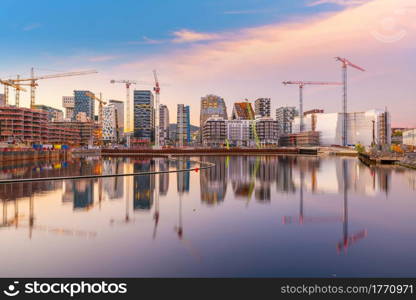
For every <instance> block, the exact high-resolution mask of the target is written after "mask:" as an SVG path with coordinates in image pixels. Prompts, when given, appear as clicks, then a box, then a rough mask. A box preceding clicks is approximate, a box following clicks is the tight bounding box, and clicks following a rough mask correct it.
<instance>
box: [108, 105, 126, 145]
mask: <svg viewBox="0 0 416 300" xmlns="http://www.w3.org/2000/svg"><path fill="white" fill-rule="evenodd" d="M108 103H109V104H112V105H114V106H115V108H116V111H117V125H118V136H119V137H120V138H121V137H122V136H123V133H124V102H123V101H120V100H113V99H110V100H109V101H108Z"/></svg>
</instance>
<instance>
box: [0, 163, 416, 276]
mask: <svg viewBox="0 0 416 300" xmlns="http://www.w3.org/2000/svg"><path fill="white" fill-rule="evenodd" d="M200 159H202V160H206V161H211V162H213V163H215V164H216V166H215V167H214V168H212V169H209V170H200V171H199V172H185V173H170V174H163V175H152V176H150V175H147V176H137V177H134V178H133V177H117V178H104V179H87V180H75V181H49V182H35V183H24V184H13V185H11V184H7V185H0V199H1V200H2V201H1V203H2V204H1V206H2V207H1V211H2V217H0V219H1V220H2V222H1V227H0V239H1V241H2V247H1V248H0V257H1V259H0V261H1V268H0V276H1V277H25V276H28V277H37V276H46V277H52V276H58V277H66V276H80V277H84V276H91V277H118V276H120V277H142V276H145V277H148V276H152V277H153V276H157V277H160V276H180V277H184V276H185V277H189V276H198V277H201V276H202V277H207V276H221V277H223V276H261V277H264V276H278V277H304V276H313V277H315V276H317V277H333V276H337V277H343V276H412V277H414V276H415V275H416V260H415V253H416V239H415V238H414V229H415V227H416V198H415V190H416V172H415V171H412V170H409V169H404V168H400V167H377V168H369V167H367V166H365V165H363V164H362V163H360V162H359V161H358V160H357V159H355V158H337V157H326V158H318V157H296V156H265V157H260V156H258V157H255V156H253V157H248V156H246V157H235V156H234V157H229V158H226V157H205V158H200ZM156 165H160V168H161V169H163V170H167V169H172V170H174V169H177V168H188V167H191V166H194V165H195V164H194V163H191V162H189V161H182V162H172V161H167V160H164V159H159V160H157V161H154V160H149V159H127V158H113V159H108V160H104V161H102V160H99V159H95V158H88V159H82V160H74V161H71V162H65V163H55V164H42V163H39V164H36V165H30V164H29V165H24V164H22V165H21V166H19V167H16V168H5V167H3V168H2V169H0V177H2V178H3V179H5V178H24V177H42V176H68V175H79V174H101V173H103V174H110V173H126V172H133V171H134V172H141V171H148V170H154V169H155V168H157V167H156ZM156 191H158V193H157V192H156Z"/></svg>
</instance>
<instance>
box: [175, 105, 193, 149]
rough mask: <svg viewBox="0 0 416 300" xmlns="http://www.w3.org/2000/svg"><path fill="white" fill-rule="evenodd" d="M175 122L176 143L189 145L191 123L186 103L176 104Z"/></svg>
mask: <svg viewBox="0 0 416 300" xmlns="http://www.w3.org/2000/svg"><path fill="white" fill-rule="evenodd" d="M176 124H177V125H176V135H177V140H178V145H179V146H183V145H189V143H190V142H191V123H190V113H189V106H188V105H184V104H178V110H177V122H176Z"/></svg>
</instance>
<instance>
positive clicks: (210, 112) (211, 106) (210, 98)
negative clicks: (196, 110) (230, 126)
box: [199, 95, 228, 128]
mask: <svg viewBox="0 0 416 300" xmlns="http://www.w3.org/2000/svg"><path fill="white" fill-rule="evenodd" d="M213 116H218V117H220V118H223V119H225V120H227V119H228V115H227V107H226V105H225V101H224V99H223V98H221V97H219V96H216V95H207V96H205V97H202V98H201V113H200V119H199V121H200V127H201V128H202V127H203V126H204V124H205V121H206V120H207V119H208V118H209V117H213Z"/></svg>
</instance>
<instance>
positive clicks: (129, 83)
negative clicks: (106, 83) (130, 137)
mask: <svg viewBox="0 0 416 300" xmlns="http://www.w3.org/2000/svg"><path fill="white" fill-rule="evenodd" d="M110 83H123V84H125V85H126V127H125V128H124V131H125V132H130V131H131V128H130V86H131V85H132V84H138V82H137V81H135V80H114V79H112V80H110Z"/></svg>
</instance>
